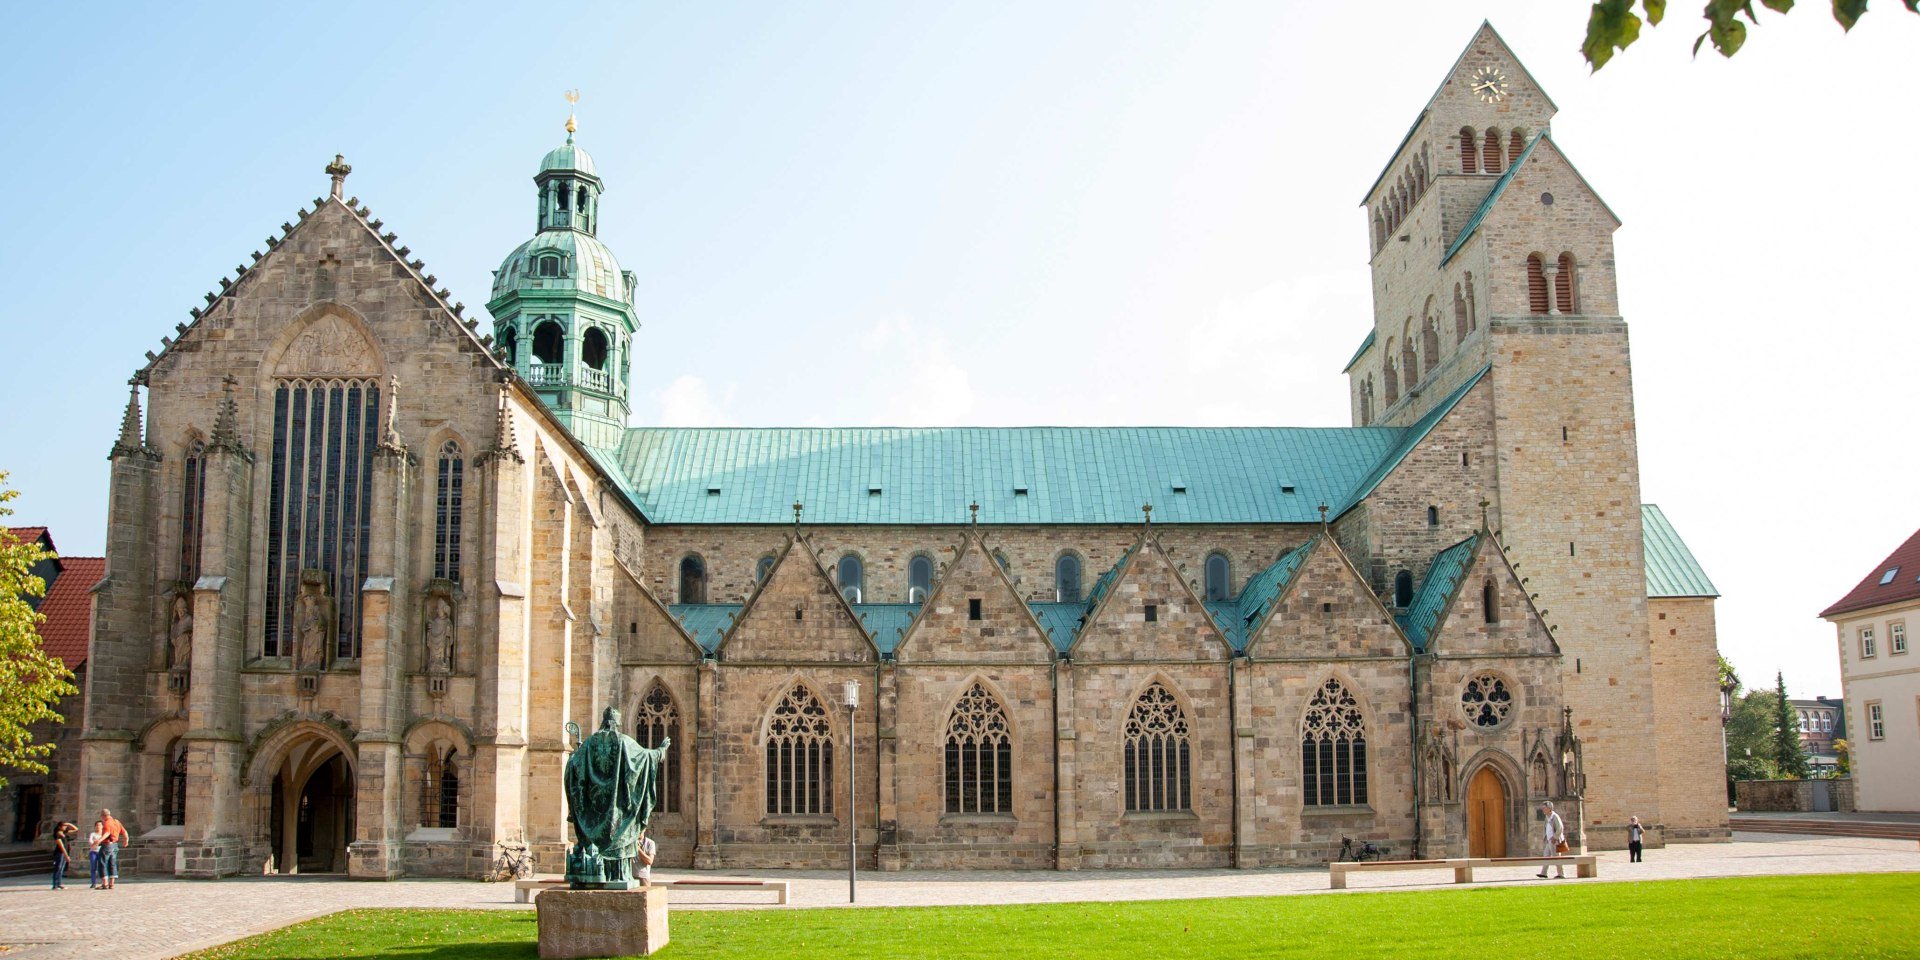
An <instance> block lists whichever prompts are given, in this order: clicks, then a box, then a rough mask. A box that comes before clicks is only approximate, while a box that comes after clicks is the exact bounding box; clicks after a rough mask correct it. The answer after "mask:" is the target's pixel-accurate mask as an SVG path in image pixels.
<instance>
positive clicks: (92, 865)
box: [87, 820, 107, 890]
mask: <svg viewBox="0 0 1920 960" xmlns="http://www.w3.org/2000/svg"><path fill="white" fill-rule="evenodd" d="M106 839H107V825H106V824H104V823H101V822H100V821H98V820H95V821H94V822H93V831H92V832H91V833H88V834H87V889H88V890H98V889H100V887H101V884H100V844H102V843H104V842H105V841H106Z"/></svg>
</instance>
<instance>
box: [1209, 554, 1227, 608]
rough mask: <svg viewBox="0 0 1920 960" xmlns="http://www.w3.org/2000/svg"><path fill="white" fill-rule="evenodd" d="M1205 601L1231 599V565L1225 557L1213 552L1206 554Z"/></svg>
mask: <svg viewBox="0 0 1920 960" xmlns="http://www.w3.org/2000/svg"><path fill="white" fill-rule="evenodd" d="M1206 596H1207V599H1208V600H1231V599H1233V564H1232V563H1231V562H1229V561H1228V560H1227V555H1226V554H1225V553H1222V552H1220V551H1219V550H1215V551H1214V552H1212V553H1209V554H1207V594H1206Z"/></svg>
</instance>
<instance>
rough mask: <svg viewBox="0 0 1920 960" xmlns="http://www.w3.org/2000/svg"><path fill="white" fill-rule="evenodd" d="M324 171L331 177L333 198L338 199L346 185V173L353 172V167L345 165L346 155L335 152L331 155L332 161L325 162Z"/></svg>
mask: <svg viewBox="0 0 1920 960" xmlns="http://www.w3.org/2000/svg"><path fill="white" fill-rule="evenodd" d="M324 172H325V173H326V175H327V176H329V177H332V178H333V199H335V200H338V199H340V197H341V196H342V192H343V191H344V189H345V188H346V185H347V174H349V173H352V172H353V167H351V166H348V165H347V158H346V156H344V155H343V154H338V153H336V154H334V155H333V162H332V163H329V164H327V169H326V170H325V171H324Z"/></svg>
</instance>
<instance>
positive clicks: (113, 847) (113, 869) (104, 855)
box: [100, 807, 129, 890]
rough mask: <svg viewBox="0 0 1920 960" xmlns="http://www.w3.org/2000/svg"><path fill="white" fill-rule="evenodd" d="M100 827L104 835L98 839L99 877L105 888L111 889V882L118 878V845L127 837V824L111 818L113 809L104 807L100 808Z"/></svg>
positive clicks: (125, 840)
mask: <svg viewBox="0 0 1920 960" xmlns="http://www.w3.org/2000/svg"><path fill="white" fill-rule="evenodd" d="M100 829H101V830H102V831H103V832H104V834H105V836H103V837H102V838H101V839H100V879H101V882H103V883H105V884H106V889H108V890H112V889H113V882H114V881H115V880H118V879H120V847H121V846H122V845H124V844H125V843H126V842H127V840H128V839H129V838H128V836H127V825H126V824H124V823H121V822H120V821H118V820H115V819H114V818H113V811H112V810H108V809H106V808H105V807H102V808H101V809H100Z"/></svg>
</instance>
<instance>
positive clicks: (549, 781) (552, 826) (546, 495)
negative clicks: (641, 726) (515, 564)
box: [501, 455, 599, 873]
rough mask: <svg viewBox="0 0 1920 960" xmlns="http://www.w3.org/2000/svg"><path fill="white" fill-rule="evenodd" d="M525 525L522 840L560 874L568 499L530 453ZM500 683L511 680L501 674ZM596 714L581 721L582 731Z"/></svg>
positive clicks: (548, 468)
mask: <svg viewBox="0 0 1920 960" xmlns="http://www.w3.org/2000/svg"><path fill="white" fill-rule="evenodd" d="M535 459H536V463H535V464H534V481H533V487H534V491H533V512H532V522H531V527H532V531H533V536H532V551H531V558H530V559H531V564H530V566H531V573H532V576H531V579H530V581H529V582H528V584H527V606H528V623H529V628H530V629H529V633H528V640H527V650H526V656H525V658H524V660H523V671H524V672H523V673H522V676H523V677H524V678H525V679H524V683H525V686H526V691H527V692H526V697H527V708H526V712H527V733H526V737H527V783H526V796H527V809H526V811H525V813H526V820H525V823H526V830H527V843H528V845H529V846H531V847H532V848H533V850H534V855H535V868H536V869H538V870H541V871H543V872H549V873H552V872H560V871H561V870H563V869H564V868H565V865H566V860H565V856H566V852H565V844H566V840H567V826H566V794H565V791H564V790H563V789H562V788H561V773H562V771H563V770H564V768H565V765H566V759H567V753H568V751H569V749H570V748H571V746H572V744H570V743H568V742H567V732H566V729H565V725H566V723H567V721H569V720H571V719H573V718H574V710H573V670H572V664H573V634H574V626H575V623H574V621H575V615H574V610H573V607H572V605H571V604H570V603H569V602H568V601H569V600H571V599H572V596H571V594H572V590H571V589H570V587H571V577H572V572H573V552H572V545H573V544H572V540H573V526H574V503H573V499H572V497H571V496H569V492H568V490H567V486H566V482H565V480H564V479H563V478H562V477H560V476H559V475H558V473H556V469H557V468H556V465H555V464H553V463H552V462H551V461H548V460H546V459H545V457H544V456H543V455H536V457H535ZM501 682H502V684H503V685H505V684H506V683H508V682H509V681H508V680H507V679H506V677H505V675H504V665H503V676H502V681H501ZM598 728H599V718H598V717H594V718H591V719H590V720H589V722H588V723H582V724H581V725H580V733H581V735H582V736H586V735H588V734H591V733H592V732H593V731H594V730H596V729H598Z"/></svg>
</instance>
